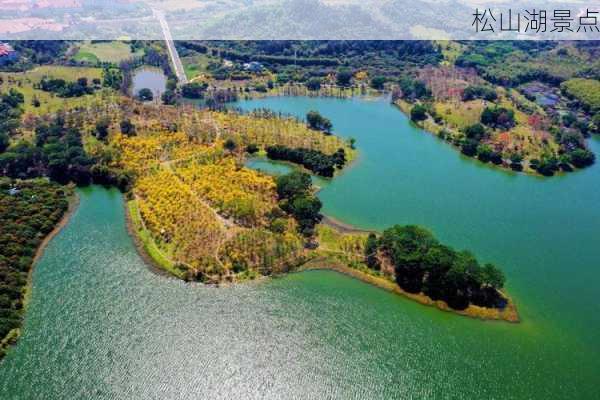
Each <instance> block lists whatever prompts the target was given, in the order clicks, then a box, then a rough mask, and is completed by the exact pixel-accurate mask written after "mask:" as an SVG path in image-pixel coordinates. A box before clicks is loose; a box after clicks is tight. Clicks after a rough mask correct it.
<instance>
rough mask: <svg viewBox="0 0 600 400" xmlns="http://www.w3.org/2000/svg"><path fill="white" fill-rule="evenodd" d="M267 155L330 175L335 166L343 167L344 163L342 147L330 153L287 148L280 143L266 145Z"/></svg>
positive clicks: (322, 174) (323, 174)
mask: <svg viewBox="0 0 600 400" xmlns="http://www.w3.org/2000/svg"><path fill="white" fill-rule="evenodd" d="M266 150H267V157H269V158H270V159H271V160H280V161H290V162H293V163H296V164H299V165H302V166H303V167H304V168H306V169H308V170H310V171H312V172H314V173H315V174H317V175H321V176H325V177H332V176H333V175H334V173H335V170H336V168H343V167H344V164H345V163H346V156H345V150H344V149H341V148H340V149H338V151H337V152H335V153H334V154H332V155H327V154H323V153H321V152H320V151H319V150H312V149H304V148H300V147H298V148H293V149H292V148H289V147H285V146H282V145H276V146H269V147H267V149H266Z"/></svg>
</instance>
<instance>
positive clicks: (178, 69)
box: [152, 9, 188, 84]
mask: <svg viewBox="0 0 600 400" xmlns="http://www.w3.org/2000/svg"><path fill="white" fill-rule="evenodd" d="M152 12H153V13H154V17H155V18H156V19H158V22H160V27H161V28H162V31H163V35H164V36H165V42H166V43H167V49H168V51H169V57H171V63H172V64H173V67H175V75H176V76H177V80H178V81H179V83H180V84H186V83H188V79H187V76H186V75H185V70H184V69H183V64H182V63H181V59H180V58H179V54H178V53H177V49H176V48H175V42H174V41H173V36H171V30H170V29H169V24H167V20H166V19H165V14H164V13H163V12H162V11H159V10H154V9H153V10H152Z"/></svg>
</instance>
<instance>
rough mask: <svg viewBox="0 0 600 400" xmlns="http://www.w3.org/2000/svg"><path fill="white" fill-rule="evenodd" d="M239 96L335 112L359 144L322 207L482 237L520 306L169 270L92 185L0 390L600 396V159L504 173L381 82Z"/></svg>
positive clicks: (114, 395)
mask: <svg viewBox="0 0 600 400" xmlns="http://www.w3.org/2000/svg"><path fill="white" fill-rule="evenodd" d="M239 105H240V106H241V107H244V108H247V109H251V108H253V107H269V108H273V109H275V110H277V111H283V112H289V113H294V114H296V115H304V114H305V113H306V112H307V111H308V110H310V109H318V110H319V111H320V112H321V113H322V114H323V115H325V116H327V117H329V118H330V119H331V120H332V121H333V124H334V130H335V132H336V134H339V135H341V136H345V137H348V136H352V137H355V138H356V139H357V146H358V148H359V150H360V155H359V157H358V159H357V160H356V162H355V164H354V165H353V166H351V167H350V168H349V169H347V170H346V171H345V172H344V173H343V174H341V175H340V176H339V177H336V178H335V179H333V180H331V181H328V182H325V183H324V184H323V190H322V191H321V192H320V193H319V196H320V198H321V199H322V200H323V202H324V212H325V213H326V214H328V215H331V216H333V217H335V218H338V219H340V220H342V221H344V222H347V223H351V224H354V225H357V226H360V227H364V228H375V229H383V228H385V227H386V226H389V225H391V224H394V223H401V224H407V223H415V224H421V225H424V226H426V227H428V228H430V229H431V230H432V231H433V232H434V233H435V234H436V235H437V236H438V237H439V238H440V239H441V240H442V241H444V242H445V243H448V244H450V245H453V246H455V247H459V248H469V249H471V250H472V251H473V252H474V253H476V254H477V256H478V257H479V258H480V259H481V260H484V261H491V262H494V263H496V264H498V265H499V266H501V267H502V268H503V270H504V271H505V272H506V275H507V278H508V290H509V292H510V294H511V295H512V296H513V298H514V299H515V300H516V302H517V306H518V308H519V311H520V314H521V316H522V318H523V322H522V323H520V324H508V323H497V322H482V321H477V320H472V319H469V318H464V317H459V316H456V315H453V314H451V313H444V312H440V311H438V310H436V309H434V308H431V307H425V306H421V305H419V304H416V303H414V302H412V301H409V300H406V299H404V298H402V297H399V296H396V295H393V294H389V293H387V292H385V291H382V290H380V289H377V288H374V287H371V286H369V285H366V284H363V283H361V282H358V281H355V280H353V279H350V278H347V277H345V276H342V275H339V274H336V273H334V272H325V271H312V272H306V273H300V274H291V275H289V276H286V277H284V278H277V279H272V280H265V281H261V282H254V283H248V284H243V285H237V286H233V287H227V288H218V289H217V288H212V287H205V286H203V285H201V284H186V283H183V282H180V281H177V280H174V279H170V278H165V277H162V276H158V275H155V274H153V273H152V272H150V271H149V270H148V269H147V268H146V267H145V266H144V264H143V262H142V261H141V260H140V258H139V257H138V255H137V254H136V252H135V249H134V247H133V245H132V242H131V240H130V238H129V237H128V235H127V232H126V229H125V222H124V209H123V205H122V199H121V195H120V194H119V193H118V192H116V191H114V190H111V191H107V190H105V189H102V188H97V187H96V188H89V189H84V190H80V191H79V193H80V197H81V204H80V207H79V209H78V210H77V211H76V213H75V214H74V215H73V217H72V219H71V221H70V222H69V224H68V225H67V226H66V228H65V229H64V230H63V231H62V232H61V233H60V234H59V235H58V236H57V237H56V238H55V239H54V240H52V242H51V243H50V245H49V246H48V248H47V250H46V252H45V254H44V256H43V257H42V259H41V260H40V262H39V263H38V265H37V266H36V269H35V271H34V277H33V296H32V299H31V303H30V306H29V308H28V312H27V316H26V321H25V332H24V335H23V337H22V338H21V340H20V341H19V343H18V344H17V346H15V347H14V348H13V349H12V351H11V352H10V353H9V354H8V356H7V357H6V358H5V359H4V361H2V363H1V364H0V398H1V399H3V400H4V399H205V398H206V399H246V398H248V399H287V398H298V399H325V398H327V399H329V398H332V399H446V398H447V399H565V398H569V399H596V398H600V388H599V387H598V376H599V371H600V357H599V355H600V343H599V341H598V338H599V337H600V302H598V299H597V297H598V295H599V294H600V290H599V289H598V287H599V285H600V238H599V237H600V236H599V235H598V230H599V228H600V209H599V205H600V165H595V166H593V167H591V168H588V169H586V170H583V171H578V172H576V173H573V174H569V175H566V176H561V177H554V178H550V179H542V178H536V177H531V176H525V175H519V174H511V173H506V172H502V171H499V170H496V169H492V168H490V167H487V166H485V165H483V164H481V163H478V162H477V161H474V160H471V159H467V158H463V157H461V156H460V155H459V154H458V153H457V152H456V151H455V150H454V149H452V148H451V147H450V146H449V145H447V144H445V143H443V142H441V141H439V140H438V139H436V138H435V137H433V136H431V135H427V134H424V133H423V132H421V131H419V130H418V129H415V128H413V127H411V126H410V124H409V123H408V121H407V119H406V117H405V116H404V115H403V114H402V113H400V112H399V111H398V110H396V109H394V108H393V107H392V106H390V105H388V104H386V102H385V101H383V100H382V101H364V100H358V99H353V100H338V99H309V98H270V99H263V100H254V101H247V102H242V103H240V104H239ZM590 146H591V147H592V149H593V150H594V151H595V152H596V154H599V153H600V141H598V140H597V139H592V140H591V141H590ZM258 161H260V162H262V163H263V164H261V165H262V168H263V169H265V168H268V166H266V165H264V163H265V161H261V160H258ZM258 161H257V162H258ZM254 166H255V167H256V165H254ZM259 167H260V166H259ZM280 167H281V166H280Z"/></svg>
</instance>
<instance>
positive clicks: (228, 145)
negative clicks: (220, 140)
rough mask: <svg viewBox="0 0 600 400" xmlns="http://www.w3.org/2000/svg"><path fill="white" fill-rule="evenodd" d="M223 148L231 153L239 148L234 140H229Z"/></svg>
mask: <svg viewBox="0 0 600 400" xmlns="http://www.w3.org/2000/svg"><path fill="white" fill-rule="evenodd" d="M223 147H224V148H225V150H227V151H229V152H230V153H233V152H234V151H235V149H236V148H237V144H236V143H235V141H234V140H233V139H227V140H226V141H225V143H224V144H223Z"/></svg>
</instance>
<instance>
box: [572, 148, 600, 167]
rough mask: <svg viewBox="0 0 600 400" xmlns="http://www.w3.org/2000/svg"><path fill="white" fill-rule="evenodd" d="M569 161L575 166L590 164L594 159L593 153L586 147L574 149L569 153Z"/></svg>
mask: <svg viewBox="0 0 600 400" xmlns="http://www.w3.org/2000/svg"><path fill="white" fill-rule="evenodd" d="M570 156H571V163H572V164H573V165H574V166H576V167H577V168H585V167H587V166H590V165H592V164H593V163H594V161H595V160H596V156H595V155H594V153H592V152H591V151H589V150H587V149H575V150H573V151H572V152H571V153H570Z"/></svg>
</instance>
